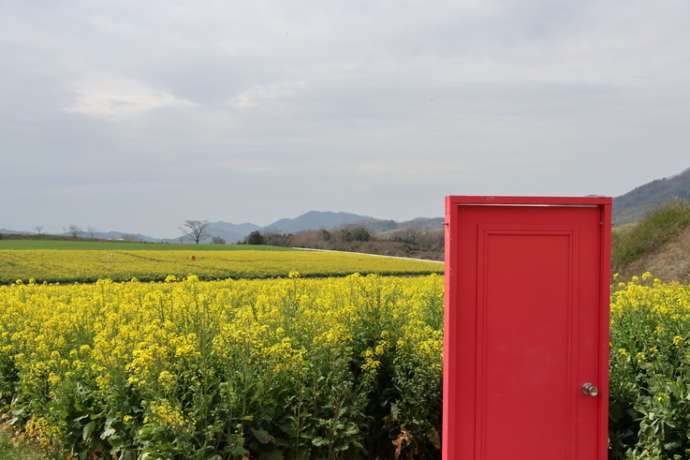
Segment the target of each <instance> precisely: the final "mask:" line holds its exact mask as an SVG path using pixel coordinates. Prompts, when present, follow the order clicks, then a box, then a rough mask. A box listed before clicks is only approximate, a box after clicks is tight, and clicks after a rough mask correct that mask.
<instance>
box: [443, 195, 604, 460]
mask: <svg viewBox="0 0 690 460" xmlns="http://www.w3.org/2000/svg"><path fill="white" fill-rule="evenodd" d="M521 205H523V206H521ZM524 205H529V206H524ZM544 205H546V206H544ZM610 212H611V200H610V198H600V197H587V198H556V197H545V198H544V197H536V198H535V197H466V196H462V197H455V196H453V197H447V199H446V280H445V281H446V310H445V357H444V401H443V458H444V459H446V460H450V459H453V460H455V459H463V460H499V459H500V460H504V459H508V458H509V459H511V460H522V459H524V460H528V459H529V460H542V459H543V460H546V459H549V460H553V459H559V460H561V459H562V460H576V459H577V460H579V459H587V460H602V459H605V458H606V455H607V423H608V420H607V410H608V401H607V398H608V391H607V387H608V325H609V320H608V305H609V299H608V286H609V269H608V266H609V265H608V264H609V251H610V242H609V239H610ZM585 382H591V383H594V384H595V385H597V386H598V387H599V389H600V394H599V396H597V397H590V396H585V395H584V394H582V392H581V386H582V384H584V383H585Z"/></svg>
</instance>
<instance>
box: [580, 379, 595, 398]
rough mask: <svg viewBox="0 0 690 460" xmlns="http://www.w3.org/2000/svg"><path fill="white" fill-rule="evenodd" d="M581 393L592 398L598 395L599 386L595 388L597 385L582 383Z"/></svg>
mask: <svg viewBox="0 0 690 460" xmlns="http://www.w3.org/2000/svg"><path fill="white" fill-rule="evenodd" d="M582 393H583V394H585V395H586V396H591V397H593V398H594V397H595V396H599V388H597V386H596V385H594V384H593V383H589V382H587V383H585V384H584V385H582Z"/></svg>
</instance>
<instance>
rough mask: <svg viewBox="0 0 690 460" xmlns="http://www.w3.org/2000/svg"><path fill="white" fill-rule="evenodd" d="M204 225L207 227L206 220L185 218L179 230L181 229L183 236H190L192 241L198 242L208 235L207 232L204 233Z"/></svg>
mask: <svg viewBox="0 0 690 460" xmlns="http://www.w3.org/2000/svg"><path fill="white" fill-rule="evenodd" d="M206 227H208V221H205V220H185V221H184V224H183V225H182V227H181V228H180V230H182V232H183V233H184V236H186V237H188V238H191V240H192V241H194V242H195V243H196V244H199V242H200V241H201V240H204V239H206V238H208V236H209V235H208V233H206Z"/></svg>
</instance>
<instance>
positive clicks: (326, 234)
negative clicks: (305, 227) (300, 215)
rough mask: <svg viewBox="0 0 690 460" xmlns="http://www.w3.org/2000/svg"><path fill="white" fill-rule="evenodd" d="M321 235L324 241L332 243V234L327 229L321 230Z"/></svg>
mask: <svg viewBox="0 0 690 460" xmlns="http://www.w3.org/2000/svg"><path fill="white" fill-rule="evenodd" d="M319 233H320V236H321V239H322V240H324V241H331V232H329V231H328V230H326V229H325V228H322V229H321V230H319Z"/></svg>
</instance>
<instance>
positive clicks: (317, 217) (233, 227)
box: [168, 211, 443, 243]
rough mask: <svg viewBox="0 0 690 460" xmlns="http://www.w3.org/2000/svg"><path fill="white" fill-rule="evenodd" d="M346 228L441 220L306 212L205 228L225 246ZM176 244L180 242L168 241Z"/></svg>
mask: <svg viewBox="0 0 690 460" xmlns="http://www.w3.org/2000/svg"><path fill="white" fill-rule="evenodd" d="M347 225H361V226H363V227H366V228H367V229H369V230H370V231H372V232H384V231H387V230H395V229H398V228H414V229H417V230H430V229H434V228H437V229H440V228H441V227H442V225H443V218H442V217H435V218H426V217H418V218H416V219H412V220H409V221H404V222H396V221H394V220H384V219H376V218H374V217H371V216H364V215H360V214H352V213H348V212H331V211H309V212H307V213H305V214H302V215H301V216H297V217H295V218H293V219H288V218H284V219H279V220H277V221H275V222H274V223H272V224H271V225H267V226H265V227H259V226H258V225H254V224H248V223H247V224H231V223H229V222H211V223H210V224H209V225H208V227H207V228H206V233H208V234H209V235H212V236H219V237H221V238H223V239H224V240H225V241H227V242H228V243H234V242H237V241H241V240H242V239H244V238H245V237H246V236H247V235H249V234H250V233H251V232H253V231H255V230H258V231H260V232H261V233H300V232H304V231H306V230H318V229H322V228H323V229H326V230H332V229H334V228H338V227H343V226H347ZM168 241H170V242H172V241H176V242H177V241H179V240H168Z"/></svg>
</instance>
